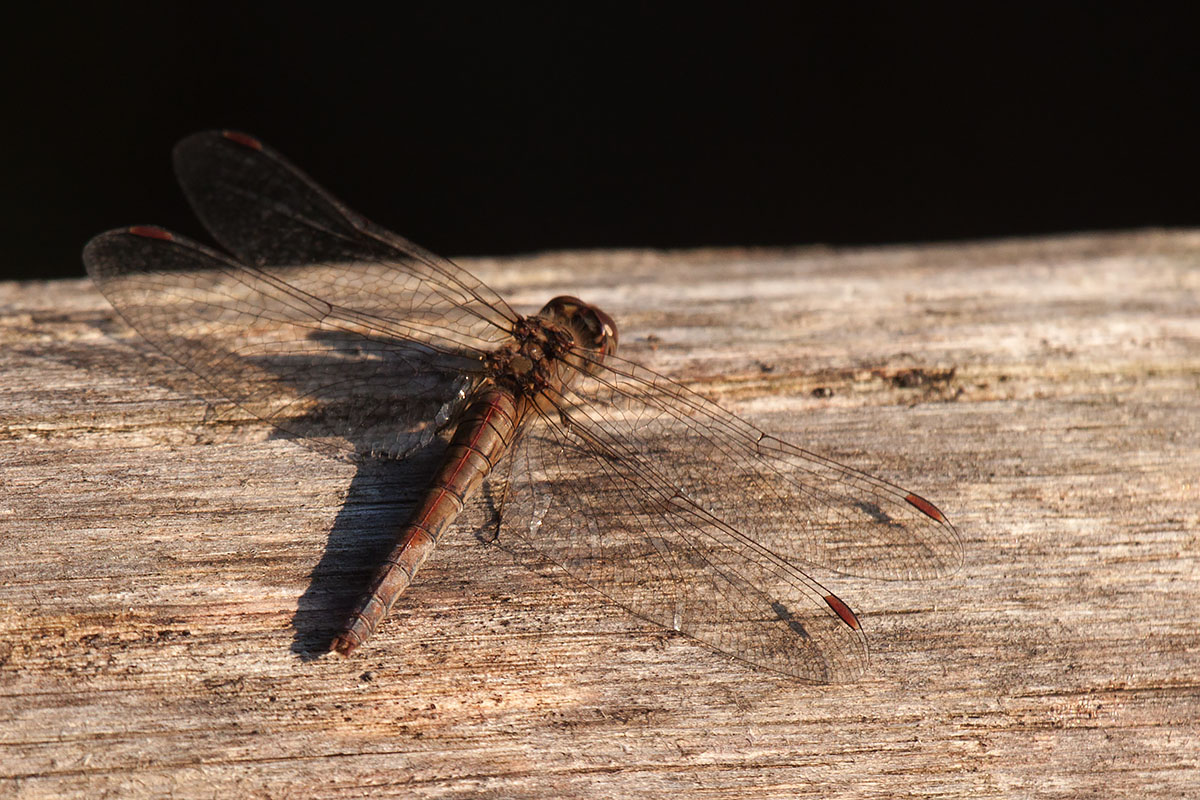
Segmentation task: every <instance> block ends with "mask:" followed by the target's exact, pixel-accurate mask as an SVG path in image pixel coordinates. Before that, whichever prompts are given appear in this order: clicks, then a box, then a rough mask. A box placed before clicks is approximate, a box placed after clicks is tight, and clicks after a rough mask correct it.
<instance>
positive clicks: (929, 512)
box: [904, 493, 948, 522]
mask: <svg viewBox="0 0 1200 800" xmlns="http://www.w3.org/2000/svg"><path fill="white" fill-rule="evenodd" d="M904 500H905V502H907V503H908V504H909V505H910V506H912V507H913V508H915V509H917V511H920V512H921V513H922V514H924V515H925V516H927V517H929V518H930V519H932V520H934V521H935V522H948V520H947V519H946V515H945V514H943V513H942V512H941V511H940V510H939V509H938V507H937V506H935V505H934V504H933V503H931V502H929V501H928V500H926V499H925V498H924V497H921V496H920V495H919V494H912V493H909V494H907V495H905V496H904Z"/></svg>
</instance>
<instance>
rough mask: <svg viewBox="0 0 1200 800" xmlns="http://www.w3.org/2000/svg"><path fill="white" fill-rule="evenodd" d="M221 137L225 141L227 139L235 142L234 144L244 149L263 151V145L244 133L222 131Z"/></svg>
mask: <svg viewBox="0 0 1200 800" xmlns="http://www.w3.org/2000/svg"><path fill="white" fill-rule="evenodd" d="M221 137H222V138H223V139H227V140H228V141H231V142H233V143H234V144H239V145H241V146H242V147H245V148H247V149H248V150H262V149H263V143H262V142H260V141H259V140H258V139H256V138H254V137H253V136H251V135H250V134H248V133H242V132H241V131H230V130H223V131H221Z"/></svg>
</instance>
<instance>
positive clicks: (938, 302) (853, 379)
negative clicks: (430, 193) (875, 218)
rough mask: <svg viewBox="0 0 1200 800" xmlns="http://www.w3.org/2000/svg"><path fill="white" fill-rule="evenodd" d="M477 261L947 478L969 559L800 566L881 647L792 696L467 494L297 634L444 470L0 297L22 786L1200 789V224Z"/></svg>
mask: <svg viewBox="0 0 1200 800" xmlns="http://www.w3.org/2000/svg"><path fill="white" fill-rule="evenodd" d="M466 266H468V268H470V269H472V270H473V271H474V272H475V273H476V274H477V275H479V277H481V278H483V279H484V280H485V281H487V282H488V283H490V284H491V285H492V286H494V287H495V288H496V289H497V290H499V291H500V292H501V294H503V295H505V296H506V297H508V298H509V299H510V300H511V301H512V302H513V303H514V305H515V306H516V307H517V308H518V310H523V311H531V310H535V309H536V308H537V307H539V306H540V305H541V303H542V302H544V301H545V300H546V299H547V298H548V297H551V296H553V295H555V294H559V293H569V294H575V295H578V296H580V297H583V298H585V299H586V300H588V301H589V302H593V303H595V304H597V305H599V306H600V307H602V308H604V309H606V310H607V311H609V312H610V313H611V314H612V315H613V316H614V317H615V318H616V319H617V320H618V323H619V324H620V325H621V328H622V339H621V343H622V350H623V351H624V353H626V354H632V356H633V357H634V358H636V359H638V360H641V361H643V362H644V363H646V364H647V365H648V366H651V367H653V368H655V369H658V370H660V371H663V372H666V373H667V374H669V375H672V376H673V377H676V378H679V379H682V380H685V381H687V382H688V383H689V384H691V385H693V386H695V387H697V388H699V389H700V390H701V391H703V392H704V393H706V394H708V395H710V396H712V397H714V398H715V399H717V400H718V401H719V402H721V403H723V404H725V405H727V406H728V407H730V408H732V409H733V410H734V411H737V412H738V413H741V414H743V415H745V416H747V417H749V418H750V419H751V420H753V421H754V422H756V423H758V424H759V425H761V426H762V427H764V428H766V429H767V430H769V431H772V432H776V433H783V434H785V435H787V437H788V438H790V439H792V440H793V441H796V442H798V443H801V444H803V445H805V446H807V447H809V448H811V449H815V450H817V451H819V452H823V453H825V454H827V455H831V456H834V457H836V458H838V459H841V460H844V461H846V462H848V463H850V464H852V465H854V466H856V467H859V468H862V469H865V470H867V471H870V472H873V473H875V474H878V475H880V476H881V477H884V478H888V479H890V480H894V481H896V482H897V483H900V484H901V485H904V486H907V487H909V488H911V489H913V490H915V491H918V492H920V493H921V494H922V495H924V496H926V497H928V498H930V499H931V500H933V501H934V502H936V503H937V504H938V505H939V506H940V507H941V508H942V509H943V510H944V511H945V512H946V513H947V514H948V515H950V517H951V519H952V520H954V522H955V523H956V524H957V525H958V527H959V530H960V531H961V532H962V534H963V537H964V540H965V542H966V546H967V562H966V565H965V567H964V568H963V569H962V570H961V571H960V572H959V573H958V574H957V575H955V576H954V577H953V578H951V579H949V580H945V581H941V582H938V583H935V584H928V583H926V584H923V583H877V582H876V583H873V582H868V581H855V580H845V579H840V578H837V577H834V576H827V575H819V577H821V578H822V579H824V580H825V582H826V583H828V584H829V585H830V586H831V587H832V588H835V590H836V591H837V592H838V593H839V594H840V595H841V596H842V597H843V598H845V599H846V600H848V601H849V602H850V603H851V604H852V605H853V606H854V608H855V609H856V611H857V612H858V613H859V617H860V619H862V621H863V624H864V627H865V629H866V631H867V634H868V637H869V639H870V642H871V646H872V652H873V663H872V666H871V668H870V670H869V671H868V673H867V675H866V677H865V678H864V679H863V680H861V681H859V682H857V683H854V684H850V685H837V686H811V685H805V684H801V683H797V682H796V681H794V680H789V679H787V678H785V677H782V676H779V675H775V674H772V673H769V672H764V671H757V670H754V669H751V668H749V667H746V666H744V665H742V664H740V663H737V662H734V661H731V660H730V659H728V658H725V657H723V656H720V655H718V654H715V653H713V652H711V651H710V650H708V649H706V648H704V647H702V646H700V645H697V644H694V643H692V642H691V641H689V640H687V639H683V638H681V637H678V636H676V635H673V634H670V633H667V632H664V631H662V630H658V629H652V628H651V627H650V626H648V625H646V624H644V623H641V622H639V621H637V620H634V619H632V618H630V617H628V616H626V615H625V614H624V613H622V612H620V611H619V610H614V609H613V608H612V607H610V606H608V605H607V604H606V603H605V602H604V601H602V600H601V599H600V598H598V597H596V596H594V595H592V594H589V593H587V592H581V591H578V590H577V589H576V587H575V585H574V584H572V583H571V582H570V580H569V579H566V578H564V579H562V580H555V579H551V578H547V577H546V576H543V575H540V574H536V573H534V572H530V571H528V570H525V569H523V568H521V567H519V566H517V565H515V564H514V563H513V562H512V560H511V559H509V558H508V557H507V556H505V555H504V553H503V552H501V551H499V550H498V549H497V548H496V547H489V546H485V545H483V544H481V543H480V542H479V541H477V539H476V537H475V536H473V535H472V532H473V531H474V530H475V529H476V528H477V527H478V526H479V525H481V524H483V522H485V521H486V519H487V517H486V512H485V510H484V509H483V508H481V507H479V506H476V507H474V508H473V509H472V510H471V511H470V512H469V514H468V516H469V517H470V518H469V519H466V520H463V521H462V522H461V523H460V524H459V526H458V528H457V529H456V531H452V532H451V533H449V534H447V536H446V538H445V539H444V540H443V546H441V547H440V548H439V550H438V551H437V552H436V553H435V555H434V556H433V558H432V559H431V561H430V562H429V563H428V564H427V565H426V567H425V568H424V570H423V571H422V572H421V573H420V574H419V575H418V576H417V580H416V582H415V583H414V585H413V586H412V588H411V589H410V590H409V592H408V593H407V594H406V595H405V597H404V598H403V599H402V601H401V603H400V604H399V607H398V608H397V610H396V612H394V613H393V616H392V618H391V620H390V622H388V623H387V624H385V626H384V627H383V629H382V631H381V632H380V633H379V635H378V637H377V638H376V639H375V640H373V641H372V642H371V643H370V645H369V646H367V647H366V648H364V650H363V652H362V654H361V655H360V656H358V657H355V658H352V659H349V660H346V659H342V658H339V657H332V656H323V657H319V658H314V657H312V656H311V655H310V654H306V652H305V648H304V643H305V642H306V641H309V640H310V639H311V637H312V636H314V635H315V633H314V632H317V631H321V630H326V631H327V630H328V629H329V628H331V627H332V626H334V625H335V624H336V623H337V621H338V620H337V619H336V618H337V616H338V614H339V613H340V612H341V610H342V609H344V608H345V607H347V606H348V605H349V604H350V603H352V601H353V596H354V594H355V592H356V591H357V590H358V589H359V588H360V587H361V586H362V584H363V583H364V582H365V580H366V578H367V571H368V569H369V566H370V562H371V559H372V558H375V557H376V556H377V554H378V553H379V552H380V551H381V550H382V549H383V548H384V547H386V543H387V539H388V536H389V531H391V530H392V529H394V527H395V526H396V525H397V524H399V522H400V521H401V519H402V517H403V516H404V513H405V511H406V509H407V508H408V507H409V506H410V505H411V503H412V502H413V499H414V496H415V492H416V489H417V488H419V486H420V484H421V483H422V481H423V480H424V476H425V475H426V474H427V471H428V469H429V468H430V466H431V465H430V464H429V463H423V462H422V460H421V459H417V460H415V461H414V462H413V463H405V464H399V465H396V464H380V465H376V466H375V467H371V468H364V469H361V470H358V471H356V470H355V468H354V467H352V466H349V465H346V464H343V463H340V462H336V461H332V460H329V459H327V458H325V457H324V456H322V455H320V454H319V453H316V452H312V451H310V450H308V449H307V448H305V447H302V446H300V445H298V444H296V443H295V442H292V441H287V440H283V439H280V438H278V437H273V436H272V434H271V431H270V430H268V429H266V428H264V427H263V426H262V425H261V424H259V423H257V422H255V421H253V420H248V419H246V418H245V416H244V415H242V414H239V413H238V412H237V411H236V409H231V408H230V407H228V406H227V405H225V404H222V403H221V402H220V401H219V400H216V399H214V398H204V397H202V396H197V394H196V391H197V388H196V386H195V384H194V383H193V382H192V381H191V380H190V378H189V377H188V376H187V375H186V374H185V373H181V372H180V371H179V370H178V369H177V368H175V367H174V366H173V365H172V364H170V363H169V362H166V361H164V360H163V359H162V358H157V357H154V356H152V355H147V354H146V351H145V347H144V346H143V345H141V344H140V343H139V340H138V339H137V337H136V335H135V334H133V333H131V332H130V331H129V330H128V329H126V328H125V327H124V326H123V325H122V324H121V323H120V322H119V321H117V320H116V319H115V318H114V314H113V312H112V310H111V309H110V308H109V307H108V306H107V304H106V303H105V301H104V300H103V298H102V297H101V296H100V295H99V293H97V292H96V291H95V290H94V289H93V288H92V287H91V286H90V284H88V283H87V282H86V281H82V280H81V281H65V282H57V283H26V284H13V283H9V284H0V374H2V375H3V381H2V382H0V530H2V531H3V534H2V539H0V541H2V547H3V550H2V554H0V796H18V797H30V798H35V797H104V796H117V797H134V798H136V797H167V796H170V797H216V796H221V797H293V796H297V797H335V798H337V797H365V796H371V797H386V796H402V797H439V798H442V797H467V796H471V797H497V798H500V797H503V798H519V797H529V798H542V797H544V798H559V797H596V798H608V797H646V796H650V795H652V794H654V795H658V794H663V793H667V792H670V793H672V796H674V797H682V798H688V797H705V798H783V797H820V798H840V797H880V798H882V797H898V796H904V797H1111V796H1138V797H1143V798H1151V797H1154V798H1159V797H1179V798H1182V797H1196V796H1200V623H1198V622H1197V609H1200V569H1198V567H1197V565H1198V563H1200V232H1155V231H1150V232H1140V233H1131V234H1120V235H1081V236H1073V237H1067V238H1058V239H1043V240H1030V241H1011V242H999V243H984V244H963V245H954V246H931V247H894V248H886V249H874V250H860V251H835V250H826V249H807V250H796V251H790V252H780V251H704V252H688V253H642V252H629V253H624V252H620V253H567V254H549V255H543V256H538V257H533V258H525V259H516V260H503V261H500V260H475V261H471V262H468V263H467V264H466ZM427 460H428V459H426V461H427Z"/></svg>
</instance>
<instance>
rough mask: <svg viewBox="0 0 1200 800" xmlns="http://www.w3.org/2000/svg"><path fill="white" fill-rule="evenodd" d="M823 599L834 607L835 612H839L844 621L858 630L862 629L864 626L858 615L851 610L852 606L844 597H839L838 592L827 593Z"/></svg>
mask: <svg viewBox="0 0 1200 800" xmlns="http://www.w3.org/2000/svg"><path fill="white" fill-rule="evenodd" d="M821 599H823V600H824V601H825V604H826V605H828V606H829V607H830V608H831V609H833V613H835V614H837V615H838V617H839V618H840V619H841V620H842V622H844V623H846V624H847V625H849V626H850V627H851V628H853V629H854V630H856V631H859V630H862V626H861V625H859V624H858V616H856V615H855V613H854V612H853V611H851V610H850V606H848V605H846V604H845V602H843V601H842V598H840V597H838V596H837V595H836V594H827V595H825V596H824V597H823V598H821Z"/></svg>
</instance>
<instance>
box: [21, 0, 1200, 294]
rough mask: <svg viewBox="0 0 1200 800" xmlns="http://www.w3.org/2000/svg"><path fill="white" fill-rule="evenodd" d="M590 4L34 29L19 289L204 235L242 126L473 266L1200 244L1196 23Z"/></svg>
mask: <svg viewBox="0 0 1200 800" xmlns="http://www.w3.org/2000/svg"><path fill="white" fill-rule="evenodd" d="M583 8H584V7H583V6H577V5H570V4H564V5H563V6H550V5H547V6H541V7H528V6H526V7H523V9H524V10H522V11H520V12H510V11H507V10H506V11H503V12H500V11H495V10H493V11H488V12H477V11H475V10H472V9H470V8H469V7H463V6H460V7H454V8H451V9H449V10H446V11H429V10H425V11H421V12H414V13H394V12H393V13H388V14H387V15H386V16H373V15H372V14H371V13H370V12H369V11H367V10H364V8H362V7H354V6H350V5H346V6H345V7H344V8H338V7H335V6H334V5H330V4H326V6H325V8H324V10H323V11H321V12H319V13H318V12H315V11H307V10H305V11H301V10H297V8H294V7H290V6H287V5H273V4H265V5H254V6H252V7H246V8H242V7H238V6H234V5H229V4H204V5H203V6H197V7H196V8H195V9H194V10H191V7H189V10H183V9H182V8H178V7H175V6H174V5H166V4H163V5H159V6H151V5H147V6H137V5H121V6H118V7H116V8H110V9H106V10H103V11H99V10H82V9H71V8H68V7H57V8H55V9H52V10H51V11H49V12H42V13H43V14H44V16H43V17H42V18H40V19H28V20H23V21H20V22H10V24H9V25H8V31H7V34H8V36H7V40H8V41H7V43H6V49H5V52H4V56H3V57H4V59H5V76H6V83H7V84H8V85H7V87H6V89H7V90H8V91H6V94H8V95H9V99H8V100H7V101H6V102H7V103H8V113H6V114H4V116H5V117H6V118H7V122H5V123H3V124H2V125H0V145H2V147H3V159H4V163H5V164H6V168H5V172H6V173H7V174H6V179H5V181H4V185H5V192H4V194H3V198H4V199H3V202H4V208H3V220H4V224H3V236H4V247H3V249H2V250H0V256H2V263H3V268H2V269H0V278H4V277H13V278H48V277H58V276H79V275H81V274H82V266H81V265H80V262H79V250H80V248H81V247H82V246H83V244H84V242H85V241H86V240H87V239H88V237H90V236H91V235H93V234H95V233H98V232H100V231H102V230H105V229H108V228H112V227H115V226H118V225H124V224H130V223H157V224H160V225H163V226H165V227H168V228H173V229H176V230H180V231H181V232H183V233H186V234H190V235H201V233H200V231H199V230H198V228H197V226H196V223H195V222H194V221H193V220H192V218H191V215H190V212H189V211H188V209H187V206H186V202H185V201H184V199H183V197H182V195H181V194H180V193H179V191H178V189H177V188H176V187H175V185H174V179H173V177H172V175H171V167H170V150H171V146H172V145H173V143H174V142H175V141H176V140H177V139H179V138H180V137H182V136H183V135H185V134H187V133H189V132H192V131H195V130H200V129H205V128H214V127H225V128H236V129H240V130H245V131H248V132H250V133H253V134H254V135H256V136H258V137H259V138H261V139H263V140H264V141H266V142H267V143H269V144H271V145H273V146H274V147H275V148H276V149H278V150H280V151H282V152H283V153H284V154H286V155H287V156H289V157H290V158H291V159H292V160H293V161H295V162H296V163H298V164H299V165H300V166H301V167H302V168H304V169H305V170H306V171H308V172H309V173H310V174H311V175H313V176H314V177H315V178H316V179H317V180H318V182H320V183H322V184H324V185H325V186H326V187H327V188H329V189H330V190H331V191H333V192H334V194H336V195H338V196H340V197H341V198H342V199H344V200H345V201H346V202H347V203H348V204H349V205H350V206H351V207H353V208H355V209H357V210H360V211H362V212H364V213H365V214H366V215H367V216H369V217H371V218H372V219H374V220H376V221H377V222H380V223H382V224H384V225H385V226H387V227H389V228H392V229H393V230H395V231H397V232H398V233H401V234H403V235H405V236H407V237H409V238H410V239H413V240H414V241H416V242H418V243H420V244H423V245H425V246H426V247H429V248H431V249H433V250H435V251H438V252H441V253H443V254H446V255H464V254H504V253H518V252H530V251H539V250H547V249H559V248H593V247H669V248H674V247H696V246H704V245H794V244H808V243H815V242H823V243H831V244H873V243H886V242H904V241H929V240H949V239H962V238H982V237H998V236H1012V235H1029V234H1040V233H1051V232H1065V231H1077V230H1096V229H1120V228H1135V227H1142V226H1152V225H1153V226H1194V225H1200V192H1198V191H1197V188H1198V187H1200V136H1198V135H1197V134H1200V125H1198V124H1197V113H1196V108H1197V101H1198V100H1200V92H1198V91H1197V89H1198V88H1200V80H1198V78H1200V74H1198V68H1200V55H1198V54H1200V45H1198V44H1197V37H1196V30H1197V29H1196V27H1195V26H1194V25H1193V24H1192V23H1191V21H1190V20H1184V19H1172V18H1168V17H1165V16H1162V15H1159V16H1157V17H1152V16H1149V15H1138V14H1135V13H1133V12H1132V11H1129V10H1123V11H1117V12H1114V11H1111V10H1105V9H1104V8H1100V9H1099V10H1097V9H1096V8H1094V7H1093V6H1091V5H1086V4H1080V5H1077V6H1069V5H1061V4H1055V5H1054V6H1053V7H1052V8H1046V9H1042V8H1037V7H1033V8H1030V9H1025V10H1020V8H1021V7H1020V6H1013V5H1003V6H999V5H998V6H996V7H994V8H991V9H990V10H989V7H988V6H986V5H985V6H980V5H975V4H971V5H969V6H968V8H969V11H964V10H961V8H962V7H960V6H957V5H948V6H946V7H944V8H942V7H938V6H931V5H928V4H921V5H911V6H910V5H907V4H892V5H886V6H885V5H878V6H871V7H868V8H863V9H855V10H848V11H841V10H834V11H830V10H824V9H821V10H812V9H802V10H800V11H796V10H784V9H785V8H786V7H783V6H778V7H776V6H751V7H749V10H745V11H738V12H736V13H735V12H728V13H714V12H708V11H704V10H701V9H704V8H706V7H704V6H698V5H694V4H693V5H680V6H670V7H658V6H655V7H653V8H652V9H646V8H641V7H637V6H614V7H612V8H615V9H616V10H609V8H610V7H607V6H605V7H604V8H605V9H606V11H605V13H603V14H602V13H599V12H598V11H594V10H593V11H584V10H581V9H583ZM728 8H730V9H732V8H734V6H729V7H728Z"/></svg>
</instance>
